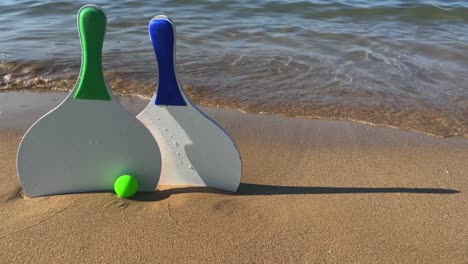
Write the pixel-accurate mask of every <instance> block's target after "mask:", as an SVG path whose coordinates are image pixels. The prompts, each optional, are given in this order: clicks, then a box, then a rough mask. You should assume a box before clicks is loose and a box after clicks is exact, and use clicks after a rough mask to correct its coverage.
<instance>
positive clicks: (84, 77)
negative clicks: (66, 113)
mask: <svg viewBox="0 0 468 264" xmlns="http://www.w3.org/2000/svg"><path fill="white" fill-rule="evenodd" d="M106 24H107V18H106V15H105V14H104V11H102V10H101V9H100V8H99V7H97V6H94V5H87V6H84V7H83V8H81V9H80V11H79V12H78V31H79V34H80V39H81V50H82V62H81V63H82V65H81V72H80V76H79V81H78V87H77V89H76V93H75V97H74V98H75V99H88V100H110V99H111V97H110V95H109V92H108V91H107V87H106V83H105V81H104V74H103V71H102V46H103V43H104V36H105V34H106Z"/></svg>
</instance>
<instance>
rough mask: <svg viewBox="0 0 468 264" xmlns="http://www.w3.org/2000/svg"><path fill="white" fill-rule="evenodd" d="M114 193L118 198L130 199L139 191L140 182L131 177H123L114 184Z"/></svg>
mask: <svg viewBox="0 0 468 264" xmlns="http://www.w3.org/2000/svg"><path fill="white" fill-rule="evenodd" d="M114 191H115V193H116V194H117V196H118V197H121V198H130V197H132V196H133V195H135V193H136V192H137V191H138V181H137V179H136V178H135V177H133V176H131V175H122V176H119V178H117V180H116V181H115V182H114Z"/></svg>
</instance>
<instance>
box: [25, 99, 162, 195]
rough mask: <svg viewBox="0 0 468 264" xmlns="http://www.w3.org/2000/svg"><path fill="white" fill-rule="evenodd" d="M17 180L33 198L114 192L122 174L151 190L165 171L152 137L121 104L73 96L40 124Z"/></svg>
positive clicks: (30, 134)
mask: <svg viewBox="0 0 468 264" xmlns="http://www.w3.org/2000/svg"><path fill="white" fill-rule="evenodd" d="M17 168H18V175H19V177H20V181H21V185H22V186H23V189H24V190H25V192H26V193H27V195H28V196H30V197H35V196H42V195H51V194H60V193H75V192H90V191H111V190H113V188H114V182H115V180H116V179H117V178H118V177H119V176H120V175H123V174H130V175H132V176H134V177H136V178H137V180H138V182H139V190H140V191H153V190H154V189H155V188H156V185H157V183H158V179H159V175H160V171H161V156H160V152H159V149H158V145H157V144H156V142H155V140H154V138H153V137H152V135H151V134H150V133H149V131H148V130H147V129H146V128H145V127H144V126H143V125H142V124H141V123H140V122H138V120H136V119H135V117H133V116H131V115H130V114H129V113H127V112H126V111H125V110H124V109H123V108H122V107H121V106H120V104H119V103H118V102H117V101H115V100H114V99H112V100H111V101H94V100H75V99H73V97H72V96H69V97H68V98H67V99H65V101H64V102H63V103H62V104H61V105H59V106H58V107H57V108H56V109H54V110H53V111H51V112H49V113H48V114H46V115H45V116H43V117H42V118H41V119H39V120H38V121H37V122H36V123H35V124H34V125H33V126H32V127H31V128H30V129H29V131H28V132H27V133H26V135H25V136H24V138H23V140H22V141H21V145H20V147H19V150H18V160H17Z"/></svg>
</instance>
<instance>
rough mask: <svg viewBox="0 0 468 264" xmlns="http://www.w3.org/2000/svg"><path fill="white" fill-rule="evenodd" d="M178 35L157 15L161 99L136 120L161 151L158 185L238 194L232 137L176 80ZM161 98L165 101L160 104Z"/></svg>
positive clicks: (155, 28) (239, 171)
mask: <svg viewBox="0 0 468 264" xmlns="http://www.w3.org/2000/svg"><path fill="white" fill-rule="evenodd" d="M171 33H172V34H173V35H171ZM174 35H175V33H174V27H173V25H172V23H171V21H170V20H169V19H167V17H163V16H158V17H156V18H154V19H153V20H152V21H151V22H150V36H151V38H152V41H153V46H154V48H155V52H156V55H157V57H158V69H159V76H160V77H159V84H158V85H159V88H158V94H157V95H155V96H154V97H153V99H152V100H151V101H150V103H149V104H148V106H147V107H146V108H145V109H144V110H143V111H142V112H141V113H140V114H139V115H138V116H137V118H138V119H139V120H140V121H141V122H142V123H143V124H145V126H146V127H147V128H148V129H149V130H150V131H151V133H152V134H153V136H154V137H155V138H156V140H157V142H158V143H159V147H160V149H161V153H162V157H163V165H162V171H161V178H160V181H159V184H162V185H199V186H210V187H215V188H219V189H223V190H227V191H236V190H237V188H238V186H239V183H240V178H241V175H242V163H241V158H240V155H239V151H238V149H237V147H236V145H235V144H234V142H233V141H232V139H231V138H230V137H229V135H228V134H227V133H226V132H225V131H224V130H223V129H222V128H221V127H220V126H219V125H218V124H216V123H215V122H214V121H213V120H211V119H210V118H209V117H207V116H206V115H205V114H204V113H202V112H201V110H199V109H198V108H197V107H196V106H195V105H193V104H192V103H191V101H190V100H189V99H188V98H187V96H186V95H185V94H184V92H183V90H182V89H181V88H180V85H179V84H178V82H177V79H176V78H175V71H174V68H173V67H174V66H173V63H172V60H173V57H171V56H173V54H168V52H167V51H169V52H170V53H172V52H173V50H174V43H173V38H174ZM170 75H174V76H170ZM164 78H165V79H164ZM176 90H177V91H176ZM157 97H160V98H158V99H161V98H162V99H161V100H164V102H162V103H161V102H160V103H159V104H157V103H158V100H157ZM165 104H168V105H165ZM171 104H172V105H171Z"/></svg>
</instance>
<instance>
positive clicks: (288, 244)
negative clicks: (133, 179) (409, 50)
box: [0, 93, 468, 263]
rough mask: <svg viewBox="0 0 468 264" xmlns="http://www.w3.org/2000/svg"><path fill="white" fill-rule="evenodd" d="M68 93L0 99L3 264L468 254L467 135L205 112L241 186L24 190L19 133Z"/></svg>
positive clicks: (137, 106) (131, 103)
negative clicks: (238, 158) (235, 158)
mask: <svg viewBox="0 0 468 264" xmlns="http://www.w3.org/2000/svg"><path fill="white" fill-rule="evenodd" d="M63 98H64V94H55V93H47V94H35V93H23V94H19V93H4V94H0V183H1V186H2V188H1V189H0V222H1V224H0V260H2V261H1V262H2V263H120V262H122V263H124V262H136V263H343V262H350V263H467V262H468V199H467V193H468V140H466V139H462V138H456V137H453V138H445V139H442V138H436V137H431V136H426V135H423V134H418V133H414V132H408V131H400V130H396V129H389V128H377V127H370V126H366V125H362V124H357V123H353V122H346V121H324V120H305V119H294V118H283V117H279V116H268V115H250V114H242V113H238V112H236V111H231V110H224V109H215V108H203V110H205V111H206V112H207V113H208V114H209V115H210V116H211V117H213V118H214V119H215V120H217V121H218V122H219V123H220V124H221V125H222V126H224V127H225V128H226V130H227V131H229V132H230V133H231V135H232V136H233V138H234V139H235V141H236V142H237V144H238V147H239V149H240V151H241V155H242V160H243V172H244V174H243V177H242V184H241V186H240V188H239V191H238V192H237V193H236V194H230V193H224V192H219V191H216V190H214V189H209V188H200V187H176V188H170V187H167V186H165V187H160V188H159V189H160V190H157V191H155V192H153V193H140V194H138V195H137V196H136V197H135V198H134V199H132V200H125V199H120V198H118V197H116V196H115V194H113V193H88V194H71V195H57V196H50V197H40V198H28V197H25V196H24V194H23V193H22V191H21V187H20V185H19V181H18V178H17V176H16V168H15V161H16V151H17V147H18V144H19V141H20V137H21V136H22V135H23V134H24V132H25V131H26V129H27V127H28V126H29V125H30V124H32V123H33V122H34V120H35V119H37V118H38V117H40V116H41V115H42V114H44V113H45V112H47V111H48V110H50V109H51V108H53V106H54V105H57V104H58V103H59V102H60V101H61V100H62V99H63ZM122 102H123V104H124V105H125V107H126V108H128V109H129V110H130V111H131V112H133V113H137V112H138V111H139V110H141V109H142V108H143V106H144V105H145V104H146V102H144V101H140V100H135V99H129V98H122Z"/></svg>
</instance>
